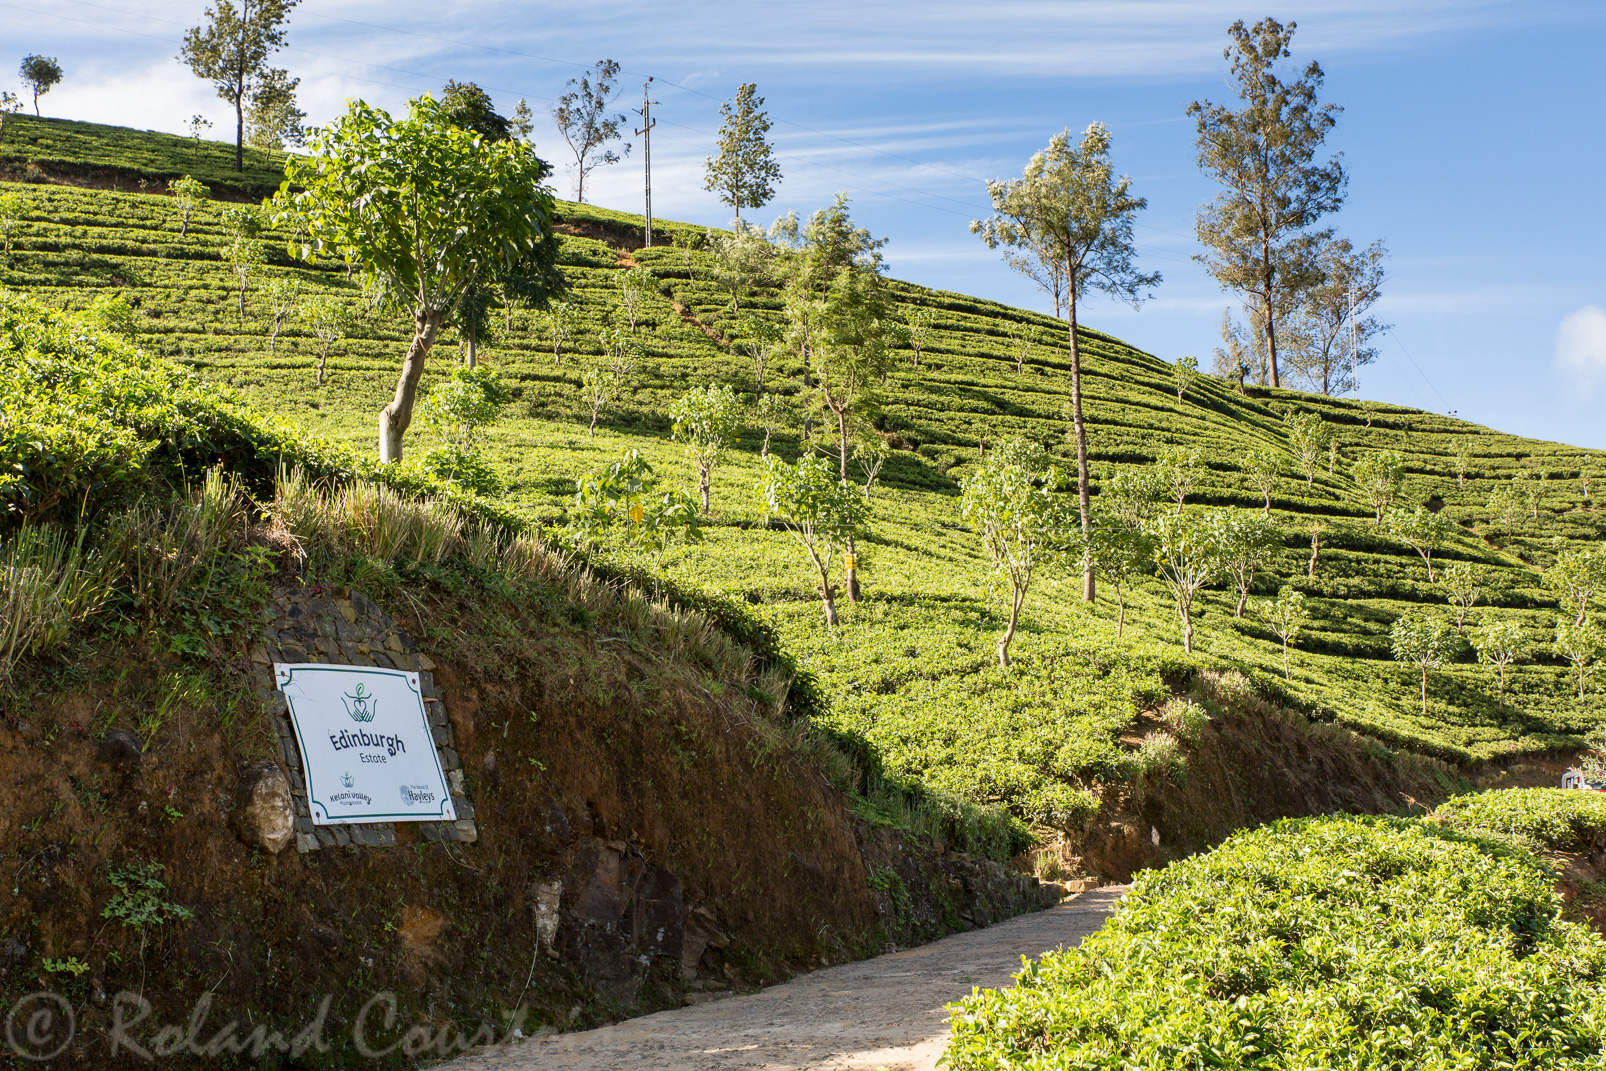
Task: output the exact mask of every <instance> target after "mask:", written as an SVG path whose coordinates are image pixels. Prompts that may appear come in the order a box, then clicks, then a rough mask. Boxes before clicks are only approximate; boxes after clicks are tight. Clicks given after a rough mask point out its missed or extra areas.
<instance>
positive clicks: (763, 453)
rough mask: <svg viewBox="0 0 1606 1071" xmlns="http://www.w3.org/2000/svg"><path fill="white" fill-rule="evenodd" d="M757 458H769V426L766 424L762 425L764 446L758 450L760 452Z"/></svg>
mask: <svg viewBox="0 0 1606 1071" xmlns="http://www.w3.org/2000/svg"><path fill="white" fill-rule="evenodd" d="M758 456H759V457H769V456H770V426H769V425H768V424H765V425H764V445H763V447H762V448H760V450H759V452H758Z"/></svg>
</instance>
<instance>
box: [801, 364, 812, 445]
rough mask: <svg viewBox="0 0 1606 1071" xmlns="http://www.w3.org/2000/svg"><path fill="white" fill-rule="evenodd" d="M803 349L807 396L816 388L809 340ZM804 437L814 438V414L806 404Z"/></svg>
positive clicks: (804, 391) (804, 393)
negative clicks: (811, 368) (810, 365)
mask: <svg viewBox="0 0 1606 1071" xmlns="http://www.w3.org/2000/svg"><path fill="white" fill-rule="evenodd" d="M801 349H802V350H803V395H804V397H805V398H806V397H807V396H808V392H809V391H810V390H813V389H814V379H813V377H812V375H811V373H810V370H809V344H808V343H807V342H805V343H803V345H802V347H801ZM803 438H805V439H812V438H814V414H813V413H810V412H809V411H808V408H807V407H806V406H805V408H804V410H803Z"/></svg>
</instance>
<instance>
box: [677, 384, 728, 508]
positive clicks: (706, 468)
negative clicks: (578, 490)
mask: <svg viewBox="0 0 1606 1071" xmlns="http://www.w3.org/2000/svg"><path fill="white" fill-rule="evenodd" d="M669 419H670V420H672V421H673V422H674V423H673V425H672V426H671V428H670V436H671V437H672V438H673V439H674V440H675V441H676V442H678V443H681V444H683V445H684V446H685V447H686V454H687V456H688V457H690V458H691V460H692V464H694V465H695V466H696V467H697V494H698V496H699V497H700V498H701V499H702V504H703V512H704V513H707V512H708V489H709V478H710V476H711V475H712V474H713V471H714V466H715V465H716V464H717V463H718V462H719V456H720V454H722V453H723V452H724V451H725V449H726V447H728V446H729V445H730V444H731V442H732V440H734V439H735V438H736V436H737V434H738V433H739V432H740V431H741V406H740V404H739V403H738V402H737V401H736V392H735V391H734V390H732V389H731V387H730V385H729V384H720V385H717V386H713V385H711V386H707V387H694V388H693V389H692V390H690V391H687V392H686V394H685V395H684V396H683V397H681V398H680V399H678V400H677V401H675V402H674V403H673V404H672V405H670V407H669Z"/></svg>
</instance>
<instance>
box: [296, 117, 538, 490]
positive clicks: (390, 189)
mask: <svg viewBox="0 0 1606 1071" xmlns="http://www.w3.org/2000/svg"><path fill="white" fill-rule="evenodd" d="M285 174H286V178H285V182H284V185H283V186H281V187H280V189H279V192H278V193H277V194H275V195H274V197H273V206H274V208H275V209H276V210H277V217H276V218H278V219H285V218H295V219H297V220H298V221H299V222H300V223H301V225H302V233H303V237H302V238H301V239H300V240H299V242H297V243H296V244H295V245H294V246H293V248H292V252H293V253H295V254H296V255H298V256H301V257H306V256H308V255H310V254H312V253H313V252H322V253H329V254H331V255H334V256H337V257H339V258H341V259H343V260H345V261H346V262H347V263H348V264H351V265H353V266H355V267H356V268H359V269H360V270H361V271H362V273H363V278H364V282H365V284H366V286H367V287H368V289H369V291H370V292H371V293H373V294H374V295H376V297H378V299H379V300H381V301H383V302H385V303H387V304H389V305H391V306H393V307H396V308H404V309H406V310H407V311H408V312H409V313H410V314H411V316H412V318H413V338H412V342H411V344H410V345H409V346H408V349H407V356H406V358H405V359H404V361H403V364H402V374H401V378H400V379H399V380H398V382H397V384H396V394H395V397H394V398H393V399H392V400H391V402H390V404H389V405H387V406H386V407H385V408H384V410H383V412H382V413H381V414H380V418H379V439H380V443H379V452H380V458H381V460H384V461H400V460H401V441H402V435H403V434H404V433H405V432H406V430H407V426H408V424H409V423H411V421H412V412H413V403H414V401H415V399H416V396H417V389H418V381H419V378H420V377H421V376H422V375H423V372H424V361H425V358H426V356H427V355H428V353H429V349H430V347H431V346H432V345H433V344H434V342H435V338H436V336H437V335H438V334H439V332H440V328H441V325H442V323H443V322H444V321H445V319H446V317H447V316H449V315H450V314H451V313H452V312H453V310H455V309H456V308H457V305H458V303H459V302H460V301H461V300H462V298H463V296H464V295H465V294H466V293H468V292H469V291H470V290H471V289H472V288H473V287H474V286H475V285H476V284H477V283H480V282H482V281H485V280H486V279H488V278H491V277H493V276H495V275H496V274H497V273H499V272H506V271H510V270H511V269H512V268H513V267H514V266H515V265H517V264H520V263H521V262H528V261H529V260H531V259H532V258H535V259H539V258H541V257H543V256H552V255H555V246H554V245H553V244H552V242H551V235H552V208H553V205H552V195H551V192H550V191H549V190H548V189H547V188H546V187H545V186H544V185H542V180H543V179H545V178H546V174H547V168H546V165H545V163H543V162H542V161H541V160H540V159H538V158H537V157H536V156H535V155H534V154H533V153H532V152H530V151H529V149H528V148H526V147H525V146H523V145H519V144H516V143H512V142H499V143H496V144H486V143H485V142H484V141H483V139H481V138H479V137H477V136H476V135H474V134H472V133H470V132H469V131H467V130H464V129H462V128H461V127H459V126H457V125H456V124H454V123H452V122H451V121H450V119H449V118H448V117H447V115H446V114H445V112H444V109H443V107H442V105H441V104H440V103H439V102H437V101H435V100H434V99H433V98H432V97H429V96H427V95H426V96H424V97H421V98H419V99H418V100H415V101H413V102H412V107H411V111H410V114H409V115H408V116H407V118H405V119H400V120H397V119H392V118H391V116H390V115H389V114H388V113H386V112H384V111H382V110H380V109H378V108H375V107H373V106H372V105H369V104H367V103H365V102H363V101H360V100H359V101H353V102H352V103H351V105H350V106H349V107H348V109H347V111H346V114H345V115H344V116H342V117H341V118H340V119H337V120H336V121H335V122H334V123H332V124H331V125H329V126H328V127H326V128H325V129H324V130H323V131H322V132H321V133H320V135H319V137H318V141H317V145H316V148H315V151H314V152H313V154H312V155H311V156H310V157H306V158H300V157H292V158H291V159H290V160H289V161H288V163H287V165H286V168H285ZM293 241H294V240H293Z"/></svg>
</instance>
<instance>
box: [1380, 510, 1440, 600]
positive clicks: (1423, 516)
mask: <svg viewBox="0 0 1606 1071" xmlns="http://www.w3.org/2000/svg"><path fill="white" fill-rule="evenodd" d="M1384 519H1385V521H1386V522H1387V525H1388V530H1389V534H1390V535H1392V536H1394V538H1395V539H1398V540H1399V541H1400V542H1402V543H1404V544H1406V545H1407V546H1409V547H1410V548H1411V549H1412V550H1414V551H1416V552H1417V554H1418V555H1420V556H1421V558H1422V562H1423V564H1425V565H1426V566H1427V567H1428V583H1430V584H1431V583H1433V581H1434V576H1433V552H1434V551H1436V550H1438V549H1439V548H1440V547H1442V546H1443V545H1444V541H1445V539H1446V538H1448V536H1449V534H1450V525H1449V522H1447V521H1446V520H1445V519H1444V515H1443V514H1440V513H1434V512H1433V511H1432V510H1430V509H1428V508H1426V507H1425V506H1418V507H1416V508H1415V509H1413V510H1404V509H1390V510H1389V511H1388V513H1387V514H1386V515H1385V518H1384Z"/></svg>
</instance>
